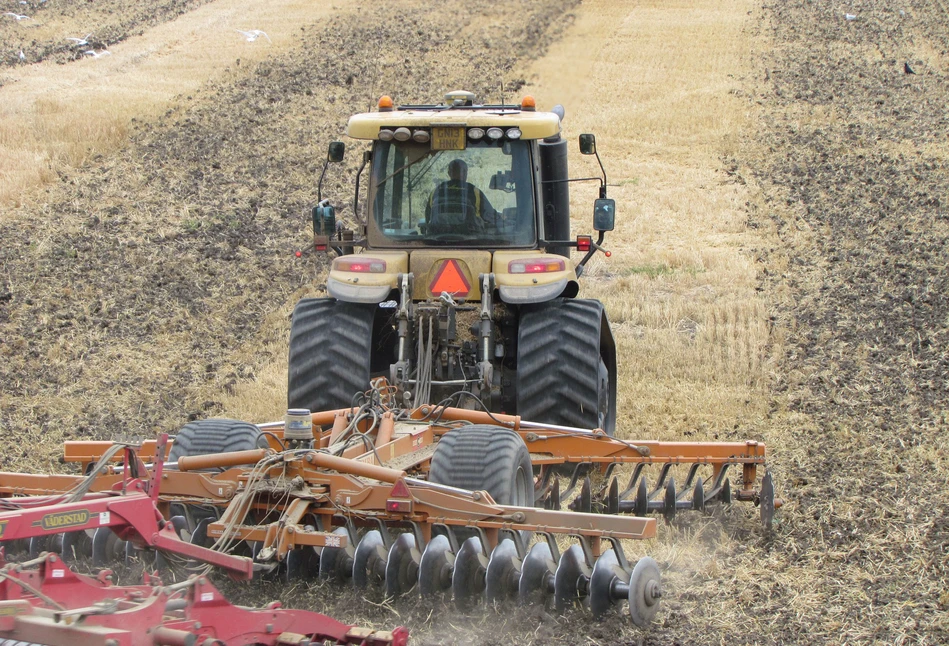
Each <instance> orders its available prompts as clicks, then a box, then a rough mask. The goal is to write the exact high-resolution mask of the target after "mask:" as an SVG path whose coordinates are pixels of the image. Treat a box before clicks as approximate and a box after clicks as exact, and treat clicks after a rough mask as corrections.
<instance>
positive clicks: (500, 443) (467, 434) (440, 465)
mask: <svg viewBox="0 0 949 646" xmlns="http://www.w3.org/2000/svg"><path fill="white" fill-rule="evenodd" d="M428 477H429V480H431V481H432V482H437V483H438V484H444V485H449V486H452V487H458V488H460V489H467V490H469V491H481V490H484V491H487V492H488V493H489V494H491V497H492V498H494V501H495V502H496V503H498V504H499V505H515V506H519V507H533V506H534V477H533V472H532V470H531V456H530V453H528V451H527V447H526V446H525V445H524V441H523V440H521V436H520V435H518V434H517V433H515V432H514V431H512V430H510V429H507V428H503V427H501V426H491V425H489V424H473V425H471V426H463V427H462V428H459V429H456V430H454V431H451V432H450V433H446V434H445V435H443V436H442V439H441V440H439V442H438V444H437V445H436V446H435V454H434V455H433V456H432V467H431V470H430V471H429V475H428Z"/></svg>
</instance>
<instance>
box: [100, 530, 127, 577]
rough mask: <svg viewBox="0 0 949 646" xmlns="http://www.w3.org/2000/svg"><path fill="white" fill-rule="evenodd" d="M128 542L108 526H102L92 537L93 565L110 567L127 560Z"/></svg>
mask: <svg viewBox="0 0 949 646" xmlns="http://www.w3.org/2000/svg"><path fill="white" fill-rule="evenodd" d="M125 547H126V542H125V541H123V540H122V539H120V538H119V537H118V536H116V534H115V532H113V531H112V530H111V529H109V528H108V527H100V528H98V529H97V530H96V533H95V534H94V535H93V537H92V565H93V567H109V566H110V565H114V564H115V563H118V562H124V561H125Z"/></svg>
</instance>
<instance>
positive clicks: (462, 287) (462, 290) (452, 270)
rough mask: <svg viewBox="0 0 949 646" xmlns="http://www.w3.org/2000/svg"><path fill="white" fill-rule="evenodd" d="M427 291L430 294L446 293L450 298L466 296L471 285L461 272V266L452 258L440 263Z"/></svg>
mask: <svg viewBox="0 0 949 646" xmlns="http://www.w3.org/2000/svg"><path fill="white" fill-rule="evenodd" d="M428 291H430V292H431V293H432V294H441V293H442V292H448V293H449V294H451V295H452V296H467V295H468V292H470V291H471V283H469V282H468V278H467V277H466V276H465V272H463V271H462V270H461V266H460V265H459V264H458V261H457V260H455V259H454V258H452V259H450V260H446V261H445V262H444V263H442V266H441V268H440V269H439V270H438V273H437V274H435V280H433V281H432V284H431V285H429V288H428Z"/></svg>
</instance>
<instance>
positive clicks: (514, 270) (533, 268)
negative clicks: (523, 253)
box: [507, 258, 566, 274]
mask: <svg viewBox="0 0 949 646" xmlns="http://www.w3.org/2000/svg"><path fill="white" fill-rule="evenodd" d="M565 267H566V264H565V263H564V261H563V258H524V259H521V260H512V261H511V262H509V263H508V264H507V271H508V273H511V274H546V273H549V272H556V271H564V268H565Z"/></svg>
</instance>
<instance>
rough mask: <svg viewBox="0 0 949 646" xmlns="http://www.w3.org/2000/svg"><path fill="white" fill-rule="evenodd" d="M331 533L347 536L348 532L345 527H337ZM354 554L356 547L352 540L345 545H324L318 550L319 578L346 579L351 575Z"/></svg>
mask: <svg viewBox="0 0 949 646" xmlns="http://www.w3.org/2000/svg"><path fill="white" fill-rule="evenodd" d="M333 533H334V534H338V535H340V536H345V537H346V538H347V539H348V538H349V532H348V531H346V528H345V527H337V528H336V529H334V530H333ZM355 556H356V548H355V547H354V546H353V544H352V542H350V543H348V544H347V545H346V547H324V548H323V551H322V552H320V578H321V579H335V580H336V581H343V580H345V579H348V578H349V577H351V576H352V575H353V557H355Z"/></svg>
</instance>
